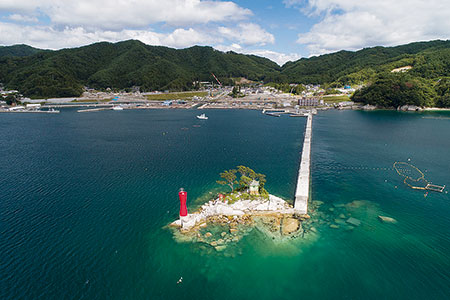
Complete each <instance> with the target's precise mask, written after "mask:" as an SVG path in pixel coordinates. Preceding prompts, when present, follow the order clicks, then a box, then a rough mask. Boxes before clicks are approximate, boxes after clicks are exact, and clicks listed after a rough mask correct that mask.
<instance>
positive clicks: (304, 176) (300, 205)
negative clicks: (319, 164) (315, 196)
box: [294, 114, 312, 214]
mask: <svg viewBox="0 0 450 300" xmlns="http://www.w3.org/2000/svg"><path fill="white" fill-rule="evenodd" d="M311 137H312V114H309V115H308V120H307V121H306V129H305V139H304V141H303V149H302V158H301V161H300V169H299V171H298V179H297V189H296V191H295V201H294V209H295V211H296V213H299V214H306V213H307V212H308V200H309V186H310V182H309V179H310V171H311V170H310V168H311Z"/></svg>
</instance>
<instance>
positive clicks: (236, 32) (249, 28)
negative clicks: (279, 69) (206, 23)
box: [219, 23, 275, 46]
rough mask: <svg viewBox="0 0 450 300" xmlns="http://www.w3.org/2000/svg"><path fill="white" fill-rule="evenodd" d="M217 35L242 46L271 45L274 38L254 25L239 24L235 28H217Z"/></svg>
mask: <svg viewBox="0 0 450 300" xmlns="http://www.w3.org/2000/svg"><path fill="white" fill-rule="evenodd" d="M219 34H220V35H222V36H224V37H226V38H228V39H231V40H236V41H238V43H241V44H244V45H260V46H263V45H266V44H273V43H274V42H275V37H274V36H273V35H272V34H271V33H269V32H267V31H265V30H264V29H263V28H261V27H260V26H259V25H258V24H254V23H240V24H238V25H237V26H236V27H233V28H229V27H219Z"/></svg>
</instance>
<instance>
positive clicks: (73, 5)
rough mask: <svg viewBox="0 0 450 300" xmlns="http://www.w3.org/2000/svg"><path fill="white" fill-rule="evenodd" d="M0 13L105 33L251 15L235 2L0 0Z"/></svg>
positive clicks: (219, 20)
mask: <svg viewBox="0 0 450 300" xmlns="http://www.w3.org/2000/svg"><path fill="white" fill-rule="evenodd" d="M0 11H14V12H17V11H20V12H24V13H36V12H39V13H41V14H44V15H47V16H48V17H49V18H50V20H51V22H52V23H53V24H57V25H62V26H71V27H77V26H82V27H84V28H89V29H94V28H101V29H108V30H118V29H121V28H124V27H133V28H142V27H146V26H148V25H150V24H155V23H160V22H161V23H165V24H169V25H175V26H179V25H188V24H206V23H209V22H225V21H237V20H242V19H245V18H247V17H248V16H250V15H251V14H252V13H251V11H250V10H248V9H245V8H242V7H240V6H238V5H236V4H235V3H234V2H230V1H202V0H164V1H160V0H133V1H124V0H78V1H65V0H35V1H30V0H15V1H12V0H2V1H1V2H0Z"/></svg>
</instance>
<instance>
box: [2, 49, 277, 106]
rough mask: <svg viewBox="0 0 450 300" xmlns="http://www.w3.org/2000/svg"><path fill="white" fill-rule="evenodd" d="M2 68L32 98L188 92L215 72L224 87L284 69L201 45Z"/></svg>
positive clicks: (47, 58) (44, 59) (67, 56)
mask: <svg viewBox="0 0 450 300" xmlns="http://www.w3.org/2000/svg"><path fill="white" fill-rule="evenodd" d="M13 47H15V46H13ZM6 48H7V47H6ZM10 52H12V50H11V51H10ZM0 67H1V68H0V82H2V83H4V84H5V86H6V87H8V88H11V89H17V90H20V91H21V92H22V93H23V94H24V95H26V96H29V97H66V96H78V95H80V94H81V93H82V88H83V86H89V87H93V88H98V89H105V88H108V87H110V88H117V89H126V88H130V87H132V86H140V87H141V89H142V90H144V91H151V90H165V89H170V90H186V89H190V88H192V82H193V81H197V80H199V81H211V80H212V76H211V73H214V74H215V75H216V76H217V77H218V78H219V80H223V81H224V82H226V81H227V79H228V78H230V77H241V76H242V77H247V78H249V79H251V80H264V79H265V77H266V76H267V74H278V73H279V72H280V69H281V68H280V67H279V66H278V65H277V64H276V63H274V62H272V61H270V60H268V59H266V58H262V57H257V56H254V55H243V54H236V53H233V52H228V53H223V52H220V51H217V50H214V49H213V48H211V47H199V46H195V47H191V48H187V49H181V50H177V49H171V48H167V47H159V46H148V45H145V44H143V43H141V42H139V41H134V40H130V41H125V42H119V43H115V44H112V43H106V42H102V43H96V44H92V45H89V46H85V47H80V48H73V49H63V50H58V51H46V52H38V53H36V54H34V55H30V56H26V57H20V56H14V57H12V56H10V55H8V56H1V55H0Z"/></svg>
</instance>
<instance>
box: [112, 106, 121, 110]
mask: <svg viewBox="0 0 450 300" xmlns="http://www.w3.org/2000/svg"><path fill="white" fill-rule="evenodd" d="M112 109H113V110H123V107H122V106H113V108H112Z"/></svg>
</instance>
